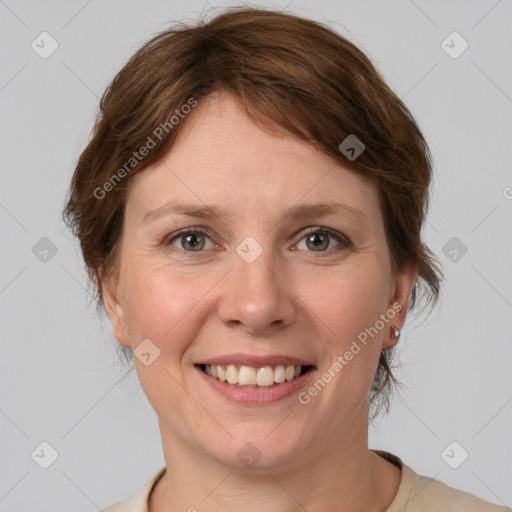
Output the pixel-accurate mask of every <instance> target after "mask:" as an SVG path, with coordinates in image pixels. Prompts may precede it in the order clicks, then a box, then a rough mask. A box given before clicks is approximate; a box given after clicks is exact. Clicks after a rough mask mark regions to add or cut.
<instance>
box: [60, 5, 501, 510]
mask: <svg viewBox="0 0 512 512" xmlns="http://www.w3.org/2000/svg"><path fill="white" fill-rule="evenodd" d="M430 178H431V162H430V156H429V150H428V147H427V145H426V143H425V140H424V138H423V136H422V134H421V132H420V130H419V129H418V127H417V125H416V124H415V121H414V120H413V118H412V116H411V114H410V113H409V112H408V110H407V109H406V107H405V106H404V105H403V103H402V102H401V101H400V100H399V99H398V98H397V96H396V95H395V94H394V93H393V92H392V91H391V90H390V89H389V88H388V87H387V86H386V84H385V83H384V82H383V80H382V78H381V77H380V75H379V74H378V72H377V71H376V70H375V69H374V67H373V65H372V64H371V63H370V61H369V60H368V59H367V58H366V57H365V55H364V54H362V53H361V51H360V50H358V49H357V48H356V47H355V46H354V45H353V44H351V43H350V42H349V41H347V40H346V39H344V38H342V37H341V36H339V35H337V34H335V33H333V32H332V31H331V30H329V29H328V28H326V27H324V26H322V25H319V24H317V23H314V22H312V21H309V20H305V19H301V18H298V17H295V16H293V15H289V14H283V13H279V12H273V11H267V10H258V9H250V8H243V9H230V10H227V11H225V12H224V13H223V14H221V15H219V16H217V17H216V18H215V19H213V20H212V21H210V22H209V23H200V24H198V26H196V27H186V26H180V27H178V28H175V29H171V30H169V31H166V32H163V33H162V34H159V35H158V36H156V37H155V38H154V39H153V40H151V41H150V42H149V43H147V44H145V45H144V46H143V47H142V48H141V49H140V50H139V51H138V52H137V53H136V54H135V55H134V56H133V57H132V58H131V60H130V61H129V62H128V63H127V64H126V66H125V67H124V68H123V69H122V70H121V72H120V73H119V74H118V75H117V76H116V77H115V79H114V81H113V82H112V84H111V85H110V87H109V89H108V90H107V92H106V94H105V95H104V97H103V99H102V102H101V116H100V117H99V119H98V121H97V123H96V127H95V129H94V134H93V138H92V140H91V142H90V143H89V145H88V146H87V148H86V149H85V151H84V152H83V154H82V155H81V157H80V160H79V162H78V165H77V168H76V171H75V174H74V176H73V181H72V184H71V188H70V196H69V200H68V204H67V207H66V211H65V214H66V218H67V221H68V223H69V224H70V225H71V226H72V227H73V229H74V231H75V233H76V235H77V236H78V238H79V239H80V243H81V247H82V251H83V255H84V259H85V262H86V265H87V268H88V271H89V275H90V277H91V279H92V281H93V283H94V284H95V285H96V287H97V291H98V300H99V305H100V306H104V307H105V309H106V312H107V313H108V316H109V318H110V320H111V323H112V326H113V330H114V334H115V336H116V338H117V340H118V341H119V343H120V345H121V346H124V347H130V348H131V349H132V351H133V355H134V356H135V357H134V359H133V361H134V363H135V366H136V369H137V373H138V376H139V379H140V382H141V385H142V388H143V389H144V392H145V394H146V396H147V397H148V400H149V402H150V403H151V405H152V406H153V408H154V410H155V412H156V414H157V415H158V419H159V425H160V430H161V435H162V443H163V448H164V456H165V461H166V467H165V468H162V469H161V470H160V471H159V472H158V473H157V474H156V475H154V477H153V478H151V480H150V481H149V482H148V483H147V485H146V486H145V487H144V488H143V489H141V491H140V492H139V493H138V494H137V496H135V497H133V498H132V499H130V500H126V501H124V502H122V503H118V504H117V505H114V506H112V507H110V508H108V509H107V510H108V511H109V512H114V511H131V512H141V511H146V510H147V511H150V512H170V511H177V510H189V511H194V510H210V511H217V510H256V509H258V510H260V509H264V510H267V511H272V510H280V511H282V510H290V511H292V510H308V511H309V512H312V511H316V510H336V511H341V512H348V511H351V512H353V511H366V512H371V511H375V512H377V511H389V512H398V511H399V510H407V511H419V510H429V511H433V510H443V511H444V510H454V511H455V510H461V511H462V510H464V511H494V510H496V511H498V510H505V509H504V508H501V507H498V506H496V505H493V504H490V503H488V502H485V501H483V500H481V499H479V498H477V497H476V496H473V495H471V494H468V493H465V492H462V491H458V490H456V489H453V488H450V487H448V486H446V485H444V484H442V483H441V482H439V481H436V480H431V479H428V478H426V477H423V476H419V475H417V474H416V473H414V471H413V470H412V469H411V468H409V467H408V466H406V465H405V464H403V463H402V461H401V460H400V459H399V458H398V457H396V456H394V455H392V454H390V453H387V452H377V451H373V450H369V449H368V443H367V435H368V423H369V421H370V420H371V419H372V418H373V417H375V415H376V414H377V412H378V411H379V410H380V409H381V408H382V407H385V406H386V405H387V400H388V397H389V392H390V389H391V385H392V384H393V382H394V377H393V375H392V373H391V369H390V358H391V355H392V349H393V347H394V346H395V345H396V343H397V342H398V340H399V337H400V329H402V326H403V325H404V322H405V320H406V313H407V311H408V310H409V311H410V310H412V309H413V307H414V306H415V305H416V306H417V303H418V301H419V299H425V301H426V302H427V303H428V302H429V303H430V304H431V305H433V304H434V303H435V301H436V299H437V297H438V294H439V283H440V278H441V272H440V270H439V267H438V264H437V263H436V259H435V257H434V256H433V255H432V254H431V252H430V251H429V249H428V248H427V247H426V246H425V244H424V243H423V242H422V240H421V237H420V230H421V226H422V224H423V222H424V219H425V214H426V209H427V203H428V187H429V183H430ZM420 292H423V293H420Z"/></svg>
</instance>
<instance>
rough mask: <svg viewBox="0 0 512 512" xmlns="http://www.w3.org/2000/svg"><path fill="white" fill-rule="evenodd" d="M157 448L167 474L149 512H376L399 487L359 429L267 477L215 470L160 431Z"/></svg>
mask: <svg viewBox="0 0 512 512" xmlns="http://www.w3.org/2000/svg"><path fill="white" fill-rule="evenodd" d="M325 437H326V438H328V436H325ZM331 439H334V438H333V437H331ZM162 440H163V445H164V455H165V460H166V465H167V471H166V473H165V475H164V476H163V477H162V479H161V480H160V481H159V482H158V484H157V485H156V487H155V489H154V491H153V493H152V494H151V496H150V500H149V512H175V511H191V512H194V510H200V511H208V512H224V511H225V510H241V511H245V510H253V509H254V506H255V504H257V505H258V508H264V509H265V511H266V512H274V511H276V512H277V511H280V512H295V511H297V510H299V509H301V510H307V511H308V512H317V511H318V512H320V511H322V512H323V511H325V510H337V511H338V512H349V511H350V512H363V511H365V512H372V511H375V512H382V511H385V510H387V508H388V506H389V505H390V504H391V502H392V500H393V498H394V496H395V495H396V492H397V490H398V486H399V484H400V479H401V470H400V469H399V468H398V467H396V466H394V465H393V464H391V463H390V462H388V461H386V460H384V459H383V458H381V457H379V456H378V455H376V454H375V453H373V452H371V451H370V450H368V445H367V429H366V430H365V429H350V432H345V433H344V434H343V435H341V436H340V435H339V436H338V437H337V438H336V439H335V441H334V442H332V443H325V442H323V444H322V445H319V446H315V447H314V449H313V448H312V449H311V452H310V453H309V454H304V456H303V457H302V459H301V461H302V462H300V463H298V462H297V460H295V461H294V462H293V465H292V464H289V465H287V466H281V467H275V468H273V469H269V470H256V469H252V470H241V469H238V468H233V467H228V466H225V465H222V464H219V463H217V462H216V461H215V460H213V459H212V458H211V457H208V456H205V454H204V452H198V451H196V450H194V449H192V448H191V447H190V445H187V444H183V443H182V442H179V441H178V439H177V438H175V437H174V436H173V435H172V433H170V432H166V431H165V430H164V429H162Z"/></svg>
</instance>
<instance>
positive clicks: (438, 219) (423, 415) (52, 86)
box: [0, 0, 512, 512]
mask: <svg viewBox="0 0 512 512" xmlns="http://www.w3.org/2000/svg"><path fill="white" fill-rule="evenodd" d="M288 3H289V1H287V2H281V1H280V2H275V3H273V4H270V3H265V2H264V3H258V4H253V5H261V6H274V7H277V8H284V7H285V6H286V5H287V4H288ZM210 4H211V6H213V7H210V6H208V5H207V4H206V3H204V2H202V1H195V0H187V1H172V2H170V1H152V2H147V3H143V2H137V1H135V0H130V1H119V0H111V1H108V2H100V1H99V0H92V1H88V2H87V1H83V0H76V1H67V2H57V1H47V2H36V1H21V0H20V1H15V0H6V1H0V33H1V34H2V36H1V37H2V44H1V46H0V52H1V63H2V64H1V70H0V109H1V110H0V116H1V119H2V124H1V128H0V130H1V134H0V140H1V141H2V159H1V172H2V178H1V179H2V186H1V188H0V223H1V229H2V248H1V258H2V259H1V265H0V312H1V315H2V323H1V329H2V331H1V357H0V379H1V380H0V433H1V436H0V451H1V456H0V510H2V511H7V510H10V511H12V510H15V511H20V510H34V511H36V510H37V511H50V510H51V511H53V512H58V511H65V510H71V509H73V510H75V511H92V510H97V509H98V508H99V507H105V506H107V505H108V504H111V503H113V502H114V501H117V500H120V499H124V498H126V497H128V496H129V495H132V494H134V493H135V492H136V491H138V489H139V488H140V487H141V486H142V485H143V484H145V482H146V481H147V480H148V479H149V478H150V477H151V476H152V475H153V474H154V473H155V472H156V471H157V470H158V469H159V468H160V467H162V466H163V465H164V459H163V455H162V447H161V440H160V433H159V430H158V424H157V420H156V415H155V413H154V412H153V410H152V409H151V407H150V406H149V404H148V402H147V400H146V399H145V396H144V394H143V392H142V391H141V390H140V386H139V384H138V381H137V377H136V375H135V371H132V372H129V371H128V369H127V367H123V366H122V365H121V364H120V363H119V360H118V353H117V350H116V345H117V342H116V341H115V340H114V338H113V335H112V331H111V329H110V325H109V324H108V323H107V322H106V321H105V320H103V321H100V320H99V319H98V318H97V316H96V313H95V310H94V307H90V306H89V307H88V306H87V291H86V277H85V272H84V269H83V265H82V262H81V259H80V254H79V252H78V246H77V244H76V243H75V242H74V241H73V240H72V237H71V235H70V234H69V233H68V232H67V231H66V230H63V228H64V226H63V223H62V222H61V220H60V211H61V209H62V207H63V205H64V197H65V193H66V189H67V186H68V182H69V179H70V176H71V174H72V171H73V168H74V164H75V163H76V159H77V157H78V155H79V154H80V151H81V150H82V149H83V148H84V147H85V144H86V142H87V138H88V135H89V131H90V128H91V126H92V123H93V120H94V116H95V114H96V110H97V106H98V97H99V96H100V95H101V93H102V92H103V90H104V88H105V87H106V86H107V84H108V83H109V81H110V80H111V79H112V78H113V76H114V74H115V73H116V72H117V71H118V70H119V69H120V68H121V67H122V65H123V63H124V62H125V61H126V59H127V58H128V57H129V56H130V55H131V54H132V53H133V52H134V51H135V50H136V49H137V48H138V47H139V46H140V45H141V44H142V42H143V41H145V40H147V39H148V38H149V37H150V36H151V35H152V34H154V33H156V32H158V31H160V30H163V29H164V28H165V27H166V23H167V22H168V21H171V20H174V19H182V20H183V19H190V20H192V19H196V18H197V16H198V14H199V13H200V12H201V11H202V10H203V9H204V8H205V7H206V8H208V9H210V10H211V11H212V13H213V12H215V10H214V8H219V7H221V6H223V5H231V3H229V4H228V3H224V2H222V1H220V0H216V1H213V0H212V1H211V2H210ZM288 10H290V11H292V12H295V13H297V14H299V15H303V16H306V17H310V18H313V19H317V20H320V21H326V22H328V23H329V24H331V26H332V27H333V28H334V29H336V30H337V31H339V32H341V33H342V34H343V35H345V36H347V37H349V39H351V40H352V41H354V42H355V43H356V44H357V45H358V46H359V47H360V48H361V49H362V50H363V51H365V52H366V53H367V54H368V55H369V56H370V58H371V59H372V60H373V62H374V63H375V64H376V66H377V67H378V69H379V70H380V71H381V72H382V73H383V75H384V77H385V78H386V80H387V81H388V83H389V84H390V86H391V87H392V88H393V89H394V90H395V91H396V92H397V93H398V94H399V96H400V97H401V98H403V99H404V101H405V102H406V104H407V106H408V107H409V108H410V109H411V111H412V113H413V115H414V116H415V117H416V119H417V121H418V123H419V125H420V127H421V128H422V130H423V131H424V133H425V136H426V138H427V140H428V142H429V144H430V146H431V149H432V152H433V155H434V163H435V170H436V179H435V184H434V185H435V186H434V199H433V201H432V204H431V211H430V214H429V218H428V225H427V226H426V229H425V233H424V235H425V239H426V241H427V243H428V244H429V245H430V247H431V248H432V249H433V250H434V251H435V252H436V254H438V255H439V257H440V259H441V261H442V262H443V264H444V269H445V273H446V277H447V280H446V284H445V286H444V290H443V297H442V301H441V304H440V307H438V308H437V309H436V310H435V311H434V313H433V314H432V315H431V316H430V317H429V318H428V319H427V320H426V321H425V322H423V323H421V322H419V321H416V322H412V323H410V324H409V325H408V326H407V327H406V329H405V331H404V333H403V336H402V339H401V340H400V347H401V349H400V350H401V351H400V359H401V361H402V364H403V366H402V368H401V370H400V371H399V372H398V376H399V378H400V379H401V380H402V381H403V382H404V383H405V387H404V390H403V392H402V395H401V396H396V397H395V400H394V402H393V408H392V410H391V414H390V415H389V416H388V417H387V418H386V417H381V419H380V421H379V422H378V423H377V426H376V427H375V428H372V429H371V431H370V446H371V447H373V448H382V449H385V450H388V451H391V452H393V453H395V454H397V455H398V456H400V457H401V458H402V459H403V460H404V462H405V463H406V464H408V465H409V466H411V467H412V468H413V469H414V470H415V471H417V472H418V473H421V474H424V475H428V476H431V477H435V478H438V479H440V480H442V481H444V482H446V483H447V484H449V485H452V486H455V487H458V488H461V489H464V490H466V491H469V492H472V493H474V494H477V495H478V496H481V497H482V498H484V499H487V500H490V501H493V502H495V503H500V504H506V505H507V506H509V507H512V486H511V485H510V482H511V480H512V462H511V461H512V457H511V455H512V446H511V441H510V431H511V422H512V421H511V420H512V403H511V402H512V384H511V371H510V367H511V362H512V357H511V356H512V343H511V341H512V340H511V334H510V333H511V331H512V314H511V313H512V275H511V272H510V262H511V261H512V236H511V234H512V233H511V229H510V225H511V222H510V219H511V214H512V199H511V198H512V172H511V161H512V158H511V151H512V150H511V135H512V133H511V132H512V127H511V121H510V120H511V115H510V114H511V110H512V99H511V96H512V88H511V78H512V64H511V62H512V59H510V48H511V42H512V41H511V39H512V31H511V30H510V26H511V18H512V1H510V0H501V1H496V0H489V1H487V0H485V1H484V0H482V1H462V0H459V1H451V2H445V1H440V0H439V1H420V0H416V1H415V2H413V1H407V0H395V1H388V2H379V1H359V2H357V1H337V2H335V1H329V0H315V1H314V2H313V1H311V0H307V1H300V0H295V1H293V2H292V3H291V4H290V5H289V7H288ZM43 31H47V32H49V33H50V34H51V36H52V37H53V38H54V39H55V40H56V41H57V42H58V45H59V47H58V49H57V50H56V51H55V52H54V53H53V54H52V55H51V56H50V57H49V58H47V59H42V58H41V57H40V56H39V55H38V54H37V53H36V52H35V51H34V50H33V49H32V47H31V43H32V41H34V40H36V41H37V39H36V38H37V37H38V36H39V34H40V33H41V32H43ZM453 31H457V32H459V33H460V34H461V36H462V37H463V38H464V39H465V40H466V41H467V42H468V43H469V48H468V49H467V50H466V51H465V52H464V53H463V54H462V55H460V56H459V57H458V58H456V59H454V58H452V57H450V56H449V55H448V54H447V53H446V52H445V51H444V49H443V48H442V47H441V43H442V41H443V40H445V39H446V37H447V36H448V35H449V34H451V33H452V32H453ZM450 44H451V43H450ZM453 44H454V45H455V48H457V45H458V44H459V43H456V44H455V43H453ZM458 47H459V48H460V46H458ZM46 48H48V46H46ZM507 187H508V188H507ZM43 237H47V238H48V239H50V240H51V242H52V244H54V246H55V249H56V253H55V254H54V255H52V252H51V251H50V252H49V253H48V254H47V255H46V262H45V261H41V260H40V257H42V256H41V253H38V251H41V250H42V249H41V247H40V246H38V245H36V244H37V243H38V242H39V241H40V239H41V238H43ZM453 237H457V240H455V242H454V241H452V242H450V244H451V245H450V244H449V245H448V246H446V244H447V243H448V242H449V240H450V239H452V238H453ZM45 243H46V244H47V242H45V241H43V242H39V244H43V246H44V244H45ZM453 244H455V245H453ZM461 244H464V246H465V247H467V253H466V254H465V255H463V256H462V257H461V255H462V251H461V250H460V248H461V247H462V245H461ZM34 246H36V249H34V250H33V247H34ZM443 248H444V249H443ZM454 248H455V250H456V251H457V258H458V259H457V260H456V261H451V259H452V260H453V259H454V255H455V253H453V252H452V253H451V254H450V251H453V249H454ZM43 249H44V247H43ZM33 251H34V252H35V254H34V252H33ZM38 254H39V257H37V255H38ZM128 368H129V367H128ZM123 377H124V378H123ZM43 441H46V442H48V443H50V445H51V446H53V447H54V449H55V450H56V451H57V452H58V454H59V457H58V458H57V460H56V461H55V462H54V463H53V465H51V466H50V467H49V468H48V469H42V468H41V467H39V465H38V464H36V462H34V460H33V459H32V458H31V453H32V452H33V451H34V450H35V449H36V448H37V447H38V446H39V445H40V443H41V442H43ZM452 441H457V442H458V443H459V444H460V445H461V446H462V447H463V448H464V449H465V450H466V451H467V452H468V453H469V458H468V459H467V460H466V461H465V462H464V463H463V464H462V465H461V466H460V467H459V468H458V469H452V468H451V467H450V466H449V465H448V464H447V463H446V462H445V460H444V459H443V458H442V456H441V453H442V452H443V450H444V449H445V448H446V447H447V446H448V445H449V444H450V443H451V442H452ZM457 450H459V451H457ZM46 453H48V452H46ZM453 454H454V457H455V458H457V457H459V456H460V449H459V448H456V450H455V451H454V452H453ZM452 458H453V457H452ZM326 477H327V476H326Z"/></svg>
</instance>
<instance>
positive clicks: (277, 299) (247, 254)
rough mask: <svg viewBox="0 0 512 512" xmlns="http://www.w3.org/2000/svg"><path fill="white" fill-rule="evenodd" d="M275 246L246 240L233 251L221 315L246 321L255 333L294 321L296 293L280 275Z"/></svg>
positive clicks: (237, 322)
mask: <svg viewBox="0 0 512 512" xmlns="http://www.w3.org/2000/svg"><path fill="white" fill-rule="evenodd" d="M281 263H282V262H280V261H277V260H276V258H275V256H274V252H273V251H272V249H271V248H264V247H262V246H261V245H259V244H258V243H257V242H256V241H255V240H254V239H250V237H249V239H246V240H244V241H243V242H242V243H240V244H239V246H238V247H237V250H236V252H235V253H233V269H232V271H231V272H230V279H229V281H228V283H227V286H226V288H225V290H224V293H223V299H222V304H221V307H220V309H219V314H220V316H221V319H222V321H223V322H225V323H228V324H231V325H241V324H243V325H244V326H245V327H246V328H247V329H249V330H250V331H253V332H260V331H263V330H265V329H266V328H267V327H269V326H270V325H274V326H275V325H281V326H284V325H287V324H289V323H290V322H292V321H293V317H294V314H295V308H294V305H293V300H292V299H293V294H292V293H291V292H290V290H289V289H288V288H287V287H286V286H285V284H284V283H283V282H282V279H283V277H284V276H279V274H278V269H279V268H282V267H281Z"/></svg>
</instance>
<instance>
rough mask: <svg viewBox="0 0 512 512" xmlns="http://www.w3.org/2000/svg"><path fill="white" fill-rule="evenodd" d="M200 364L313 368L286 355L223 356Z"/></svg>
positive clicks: (305, 361) (304, 360) (304, 361)
mask: <svg viewBox="0 0 512 512" xmlns="http://www.w3.org/2000/svg"><path fill="white" fill-rule="evenodd" d="M198 364H208V365H228V364H234V365H237V366H254V367H258V368H260V367H263V366H278V365H284V366H288V365H293V366H313V363H311V361H307V360H306V359H301V358H298V357H292V356H285V355H279V354H276V355H267V356H256V355H250V354H240V353H239V354H226V355H222V356H215V357H210V358H208V359H204V360H202V361H201V362H200V363H198Z"/></svg>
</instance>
